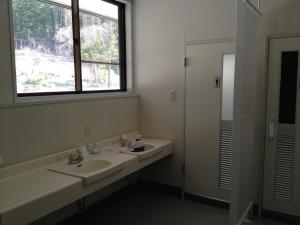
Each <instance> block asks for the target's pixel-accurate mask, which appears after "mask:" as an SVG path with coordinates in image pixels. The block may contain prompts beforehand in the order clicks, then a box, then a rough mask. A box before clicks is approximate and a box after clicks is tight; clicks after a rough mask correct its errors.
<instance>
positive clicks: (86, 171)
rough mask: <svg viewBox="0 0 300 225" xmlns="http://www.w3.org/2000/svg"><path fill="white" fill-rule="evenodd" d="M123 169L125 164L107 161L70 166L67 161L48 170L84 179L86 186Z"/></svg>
mask: <svg viewBox="0 0 300 225" xmlns="http://www.w3.org/2000/svg"><path fill="white" fill-rule="evenodd" d="M122 169H123V163H118V162H114V163H113V162H111V161H110V160H106V159H93V160H86V161H83V162H81V163H79V164H76V165H68V163H67V162H66V161H63V162H59V163H56V164H54V165H51V166H49V167H48V170H50V171H53V172H57V173H62V174H66V175H70V176H74V177H79V178H82V179H83V182H84V184H85V185H88V184H91V183H94V182H97V181H99V180H101V179H104V178H106V177H108V176H111V175H114V174H115V173H118V172H120V171H121V170H122Z"/></svg>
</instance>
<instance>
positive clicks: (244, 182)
mask: <svg viewBox="0 0 300 225" xmlns="http://www.w3.org/2000/svg"><path fill="white" fill-rule="evenodd" d="M259 17H260V12H259V11H258V9H257V7H256V6H255V5H254V4H252V2H251V1H246V0H237V32H236V71H235V84H234V87H235V88H234V111H233V153H232V154H233V155H232V157H233V167H232V169H233V178H232V189H231V208H230V225H240V224H243V223H244V220H245V219H246V218H247V214H248V212H249V211H250V210H251V208H252V205H253V203H254V201H255V200H256V195H257V193H256V191H255V190H257V188H256V186H257V185H258V181H257V179H258V178H257V177H258V176H257V157H258V156H257V152H256V150H255V129H256V126H255V121H256V97H257V96H256V93H257V91H256V70H257V66H256V48H255V46H256V42H257V31H258V23H259Z"/></svg>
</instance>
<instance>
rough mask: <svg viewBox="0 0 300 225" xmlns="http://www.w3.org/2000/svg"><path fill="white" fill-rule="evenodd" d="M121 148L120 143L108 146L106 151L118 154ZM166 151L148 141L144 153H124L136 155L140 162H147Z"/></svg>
mask: <svg viewBox="0 0 300 225" xmlns="http://www.w3.org/2000/svg"><path fill="white" fill-rule="evenodd" d="M119 148H120V143H117V144H114V145H110V146H106V147H105V149H106V150H108V151H112V152H114V151H115V152H118V149H119ZM163 151H164V148H162V147H161V146H159V145H157V144H155V143H151V141H150V143H148V141H147V140H146V141H145V150H144V151H136V152H125V151H124V152H123V153H124V154H129V155H135V156H137V157H138V160H139V161H143V160H147V159H149V158H152V157H154V156H156V155H158V154H160V153H161V152H163Z"/></svg>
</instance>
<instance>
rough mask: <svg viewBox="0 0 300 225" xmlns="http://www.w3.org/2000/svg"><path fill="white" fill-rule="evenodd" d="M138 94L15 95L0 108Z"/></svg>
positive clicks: (104, 98)
mask: <svg viewBox="0 0 300 225" xmlns="http://www.w3.org/2000/svg"><path fill="white" fill-rule="evenodd" d="M138 96H139V95H137V94H134V93H131V92H122V93H120V92H118V93H95V94H84V95H76V94H74V95H73V94H71V95H58V96H34V97H17V98H16V100H15V102H14V103H11V104H0V109H3V108H15V107H25V106H31V105H46V104H60V103H66V102H80V101H96V100H107V99H120V98H134V97H138Z"/></svg>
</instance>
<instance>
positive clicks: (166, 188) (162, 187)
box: [136, 179, 182, 198]
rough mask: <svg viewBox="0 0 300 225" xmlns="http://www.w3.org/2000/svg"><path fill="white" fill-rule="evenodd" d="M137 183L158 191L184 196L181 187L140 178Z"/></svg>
mask: <svg viewBox="0 0 300 225" xmlns="http://www.w3.org/2000/svg"><path fill="white" fill-rule="evenodd" d="M136 185H137V186H140V187H142V188H145V189H148V190H151V191H154V192H156V193H161V194H167V195H171V196H175V197H178V198H180V197H181V196H182V189H181V188H180V187H175V186H172V185H168V184H162V183H157V182H153V181H149V180H145V179H139V180H137V181H136Z"/></svg>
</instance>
